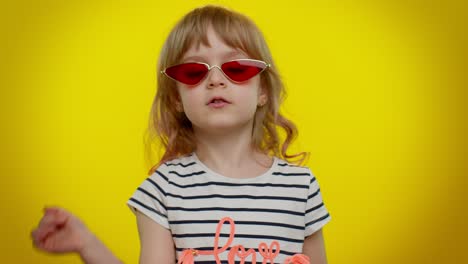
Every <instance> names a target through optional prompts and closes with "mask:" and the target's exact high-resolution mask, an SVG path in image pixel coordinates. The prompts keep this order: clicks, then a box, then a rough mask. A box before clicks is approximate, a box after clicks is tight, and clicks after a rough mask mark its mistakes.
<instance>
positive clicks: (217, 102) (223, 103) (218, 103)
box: [208, 100, 229, 108]
mask: <svg viewBox="0 0 468 264" xmlns="http://www.w3.org/2000/svg"><path fill="white" fill-rule="evenodd" d="M228 104H229V103H228V102H226V101H222V100H215V101H213V102H211V103H209V104H208V106H209V107H213V108H222V107H224V106H226V105H228Z"/></svg>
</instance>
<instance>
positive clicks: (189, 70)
mask: <svg viewBox="0 0 468 264" xmlns="http://www.w3.org/2000/svg"><path fill="white" fill-rule="evenodd" d="M165 73H166V74H167V75H168V76H169V77H171V78H173V79H175V80H177V81H179V82H181V83H185V84H188V85H195V84H197V83H199V82H200V81H201V80H202V79H203V78H204V77H205V76H206V73H208V68H207V67H206V65H204V64H201V63H184V64H179V65H175V66H172V67H169V68H167V69H166V71H165Z"/></svg>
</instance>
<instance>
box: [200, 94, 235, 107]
mask: <svg viewBox="0 0 468 264" xmlns="http://www.w3.org/2000/svg"><path fill="white" fill-rule="evenodd" d="M230 103H231V102H229V101H228V100H226V99H224V98H223V97H221V96H215V97H213V98H211V99H210V100H209V101H208V102H207V103H206V105H209V106H214V105H226V104H230Z"/></svg>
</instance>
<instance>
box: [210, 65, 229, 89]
mask: <svg viewBox="0 0 468 264" xmlns="http://www.w3.org/2000/svg"><path fill="white" fill-rule="evenodd" d="M226 82H227V79H226V77H225V76H224V74H223V73H222V72H221V69H219V68H218V67H213V68H211V70H210V72H208V83H207V86H208V88H216V87H218V86H220V87H224V86H226Z"/></svg>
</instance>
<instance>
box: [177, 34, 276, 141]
mask: <svg viewBox="0 0 468 264" xmlns="http://www.w3.org/2000/svg"><path fill="white" fill-rule="evenodd" d="M207 34H208V35H207V37H208V42H209V44H210V45H209V46H204V45H203V44H201V45H200V46H199V47H198V48H197V47H196V45H193V46H192V47H190V49H189V50H188V51H187V52H186V54H184V56H183V58H182V62H183V63H185V62H204V63H207V64H209V65H211V66H213V65H218V66H220V65H221V64H223V63H224V62H226V61H229V60H235V59H248V58H249V57H248V56H247V55H246V54H245V53H243V52H242V51H240V50H238V49H234V48H232V47H229V46H227V45H226V44H225V43H224V42H223V41H222V40H221V39H220V38H219V37H218V36H217V35H216V33H215V32H214V31H213V29H211V28H209V29H208V31H207ZM267 63H268V62H267ZM177 90H178V92H179V96H180V102H181V103H182V107H183V111H184V112H185V114H186V116H187V117H188V119H189V120H190V121H191V122H192V126H193V128H194V131H195V133H197V132H203V133H208V134H222V133H227V132H232V131H235V130H238V129H250V130H249V131H251V130H252V125H253V119H254V115H255V112H256V110H257V106H258V104H259V103H261V104H264V103H265V102H266V99H267V95H266V91H264V89H261V87H260V75H256V76H255V77H253V78H251V79H249V80H247V81H246V82H243V83H233V82H231V81H230V80H229V79H228V78H226V76H224V74H223V73H222V72H221V71H220V69H219V68H212V69H211V70H210V71H209V72H208V76H206V77H205V79H203V80H202V81H201V82H200V83H198V84H196V85H194V86H190V85H186V84H182V83H179V82H177Z"/></svg>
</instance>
